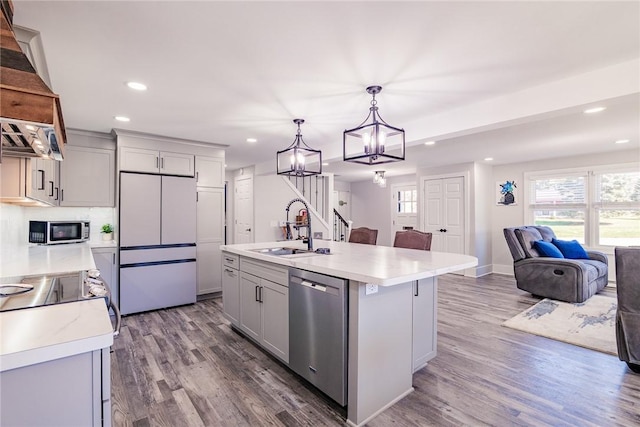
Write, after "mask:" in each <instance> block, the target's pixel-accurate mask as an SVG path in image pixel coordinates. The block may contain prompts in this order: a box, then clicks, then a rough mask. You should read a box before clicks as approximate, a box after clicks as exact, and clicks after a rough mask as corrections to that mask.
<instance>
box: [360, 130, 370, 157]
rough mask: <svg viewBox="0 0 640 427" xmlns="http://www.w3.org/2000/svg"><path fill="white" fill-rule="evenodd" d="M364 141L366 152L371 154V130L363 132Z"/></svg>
mask: <svg viewBox="0 0 640 427" xmlns="http://www.w3.org/2000/svg"><path fill="white" fill-rule="evenodd" d="M362 142H364V152H365V154H369V153H370V152H371V134H370V133H369V132H365V133H363V134H362Z"/></svg>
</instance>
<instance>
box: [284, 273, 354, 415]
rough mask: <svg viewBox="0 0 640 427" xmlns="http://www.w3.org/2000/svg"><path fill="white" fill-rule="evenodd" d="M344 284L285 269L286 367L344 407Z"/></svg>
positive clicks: (324, 277)
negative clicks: (287, 293) (287, 317)
mask: <svg viewBox="0 0 640 427" xmlns="http://www.w3.org/2000/svg"><path fill="white" fill-rule="evenodd" d="M347 289H348V281H347V280H344V279H339V278H336V277H331V276H324V275H321V274H317V273H312V272H309V271H304V270H298V269H290V270H289V367H290V368H291V369H293V370H294V371H295V372H296V373H297V374H299V375H300V376H302V377H303V378H305V379H306V380H307V381H309V382H310V383H311V384H313V385H314V386H316V387H317V388H318V389H320V390H321V391H322V392H324V393H325V394H326V395H328V396H329V397H330V398H332V399H333V400H335V401H336V402H338V403H339V404H340V405H342V406H345V405H346V404H347V307H348V306H347V295H348V292H347Z"/></svg>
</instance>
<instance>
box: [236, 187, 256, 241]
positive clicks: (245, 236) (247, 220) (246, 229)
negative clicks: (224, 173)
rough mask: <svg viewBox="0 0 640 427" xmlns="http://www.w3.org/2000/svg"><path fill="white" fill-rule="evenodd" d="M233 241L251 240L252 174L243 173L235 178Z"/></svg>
mask: <svg viewBox="0 0 640 427" xmlns="http://www.w3.org/2000/svg"><path fill="white" fill-rule="evenodd" d="M234 200H235V202H234V206H233V207H234V209H233V212H234V215H235V217H236V220H235V227H234V229H235V232H234V243H252V242H253V176H252V175H243V176H239V177H236V179H235V197H234Z"/></svg>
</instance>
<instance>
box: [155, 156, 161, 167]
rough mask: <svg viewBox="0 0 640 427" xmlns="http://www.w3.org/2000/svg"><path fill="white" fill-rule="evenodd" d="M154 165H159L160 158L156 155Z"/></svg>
mask: <svg viewBox="0 0 640 427" xmlns="http://www.w3.org/2000/svg"><path fill="white" fill-rule="evenodd" d="M156 167H157V168H159V167H160V158H159V157H158V156H156Z"/></svg>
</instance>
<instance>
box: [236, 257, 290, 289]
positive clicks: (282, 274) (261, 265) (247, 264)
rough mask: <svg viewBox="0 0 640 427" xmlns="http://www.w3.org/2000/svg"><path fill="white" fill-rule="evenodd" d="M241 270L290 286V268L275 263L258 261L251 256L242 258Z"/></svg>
mask: <svg viewBox="0 0 640 427" xmlns="http://www.w3.org/2000/svg"><path fill="white" fill-rule="evenodd" d="M240 271H245V272H247V273H249V274H253V275H254V276H258V277H260V278H262V279H266V280H269V281H271V282H274V283H278V284H280V285H282V286H287V287H288V286H289V270H288V269H287V267H280V266H277V265H275V264H271V263H265V262H261V261H256V260H253V259H249V258H244V257H243V258H240Z"/></svg>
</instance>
